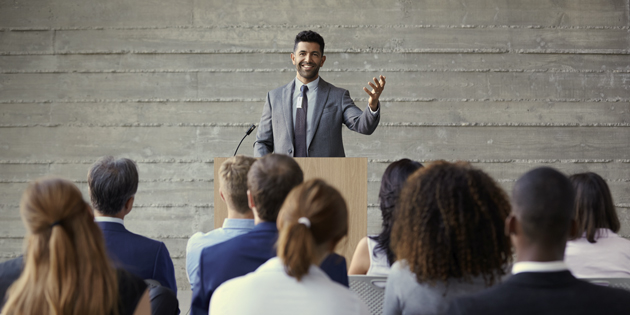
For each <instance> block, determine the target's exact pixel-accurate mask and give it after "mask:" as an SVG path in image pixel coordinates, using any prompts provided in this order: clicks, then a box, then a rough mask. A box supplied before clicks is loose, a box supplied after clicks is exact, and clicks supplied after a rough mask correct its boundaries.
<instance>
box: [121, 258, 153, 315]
mask: <svg viewBox="0 0 630 315" xmlns="http://www.w3.org/2000/svg"><path fill="white" fill-rule="evenodd" d="M116 272H117V276H118V292H119V301H120V307H119V309H120V314H133V311H134V310H135V309H136V306H137V305H138V302H139V301H140V298H141V297H142V295H143V294H144V291H146V289H147V284H146V283H145V282H144V280H142V279H140V278H138V277H137V276H134V275H133V274H131V273H129V272H127V271H125V270H123V269H117V270H116Z"/></svg>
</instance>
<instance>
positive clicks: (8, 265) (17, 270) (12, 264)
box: [0, 256, 24, 310]
mask: <svg viewBox="0 0 630 315" xmlns="http://www.w3.org/2000/svg"><path fill="white" fill-rule="evenodd" d="M22 268H24V259H23V256H20V257H18V258H14V259H11V260H7V261H5V262H3V263H0V310H2V307H4V302H6V294H7V290H8V289H9V287H10V286H11V285H12V284H13V282H15V280H17V279H18V278H19V277H20V274H21V273H22Z"/></svg>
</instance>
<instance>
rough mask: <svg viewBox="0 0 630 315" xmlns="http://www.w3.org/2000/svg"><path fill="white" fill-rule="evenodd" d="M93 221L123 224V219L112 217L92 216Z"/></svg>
mask: <svg viewBox="0 0 630 315" xmlns="http://www.w3.org/2000/svg"><path fill="white" fill-rule="evenodd" d="M94 222H110V223H119V224H122V225H123V226H125V221H123V219H119V218H112V217H94Z"/></svg>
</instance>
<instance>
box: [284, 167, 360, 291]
mask: <svg viewBox="0 0 630 315" xmlns="http://www.w3.org/2000/svg"><path fill="white" fill-rule="evenodd" d="M300 218H306V219H308V221H309V222H310V224H309V225H306V224H304V223H300V222H298V220H300ZM278 228H279V229H280V238H279V239H278V252H277V254H278V257H280V259H282V262H283V263H284V266H285V270H286V272H287V274H288V275H290V276H292V277H295V278H297V280H298V281H300V280H301V279H302V277H303V276H304V275H306V274H307V273H308V269H309V268H310V266H311V264H317V263H319V262H318V261H317V258H318V257H317V255H316V251H315V247H316V246H318V245H321V244H323V243H326V242H330V241H332V242H333V243H334V244H335V245H336V244H337V242H339V241H340V240H341V239H342V238H343V237H344V236H345V235H346V234H348V209H347V207H346V201H345V200H344V199H343V197H342V196H341V194H340V193H339V191H337V189H335V188H334V187H332V186H330V185H328V184H326V182H324V181H323V180H321V179H312V180H309V181H306V182H304V183H303V184H301V185H299V186H297V187H295V188H294V189H293V190H292V191H291V192H290V193H289V196H287V199H286V201H285V202H284V204H283V205H282V208H281V209H280V214H279V215H278Z"/></svg>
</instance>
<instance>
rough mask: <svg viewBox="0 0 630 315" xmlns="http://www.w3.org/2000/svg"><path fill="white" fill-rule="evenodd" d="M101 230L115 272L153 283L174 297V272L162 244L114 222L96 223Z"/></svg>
mask: <svg viewBox="0 0 630 315" xmlns="http://www.w3.org/2000/svg"><path fill="white" fill-rule="evenodd" d="M96 224H98V226H99V227H100V228H101V230H103V236H104V237H105V245H106V246H107V253H108V254H109V257H110V258H111V259H112V261H113V262H114V265H115V266H116V267H118V268H123V269H125V270H127V271H129V272H131V273H132V274H134V275H136V276H137V277H140V278H142V279H153V280H156V281H158V282H159V283H160V284H161V285H163V286H165V287H167V288H169V289H171V290H172V291H173V293H175V294H177V284H176V283H175V268H174V267H173V261H172V260H171V256H170V254H169V253H168V250H167V249H166V246H165V245H164V243H162V242H160V241H156V240H152V239H150V238H147V237H144V236H142V235H138V234H134V233H131V232H129V231H128V230H127V229H126V228H125V226H123V225H122V224H119V223H113V222H96Z"/></svg>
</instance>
